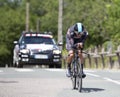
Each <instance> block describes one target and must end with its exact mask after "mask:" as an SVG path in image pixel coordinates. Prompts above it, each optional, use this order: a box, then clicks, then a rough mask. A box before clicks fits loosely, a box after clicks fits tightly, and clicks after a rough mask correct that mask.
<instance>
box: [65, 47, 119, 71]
mask: <svg viewBox="0 0 120 97" xmlns="http://www.w3.org/2000/svg"><path fill="white" fill-rule="evenodd" d="M87 52H88V53H89V55H86V54H85V55H84V64H85V67H86V68H102V69H104V68H109V69H113V68H116V69H120V46H118V47H117V50H114V51H113V50H112V48H109V49H108V50H107V51H105V49H104V48H101V49H100V50H99V48H97V47H95V48H94V49H89V50H87ZM66 58H67V56H66V55H65V56H63V64H64V67H65V66H66Z"/></svg>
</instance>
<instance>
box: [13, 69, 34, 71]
mask: <svg viewBox="0 0 120 97" xmlns="http://www.w3.org/2000/svg"><path fill="white" fill-rule="evenodd" d="M15 71H18V72H31V71H34V70H33V69H15Z"/></svg>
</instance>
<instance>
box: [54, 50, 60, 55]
mask: <svg viewBox="0 0 120 97" xmlns="http://www.w3.org/2000/svg"><path fill="white" fill-rule="evenodd" d="M60 53H61V51H60V50H53V54H60Z"/></svg>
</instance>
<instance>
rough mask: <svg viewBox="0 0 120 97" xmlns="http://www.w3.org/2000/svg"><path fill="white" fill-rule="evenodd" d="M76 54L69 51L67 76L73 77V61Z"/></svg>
mask: <svg viewBox="0 0 120 97" xmlns="http://www.w3.org/2000/svg"><path fill="white" fill-rule="evenodd" d="M73 56H74V53H73V50H69V51H68V57H67V76H68V77H70V76H71V61H72V59H73Z"/></svg>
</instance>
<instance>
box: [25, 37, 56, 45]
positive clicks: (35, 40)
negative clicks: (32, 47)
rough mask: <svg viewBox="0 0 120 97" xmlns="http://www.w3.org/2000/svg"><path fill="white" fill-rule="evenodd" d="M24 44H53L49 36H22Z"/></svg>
mask: <svg viewBox="0 0 120 97" xmlns="http://www.w3.org/2000/svg"><path fill="white" fill-rule="evenodd" d="M24 43H25V44H55V43H54V40H53V39H52V38H49V37H24Z"/></svg>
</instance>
